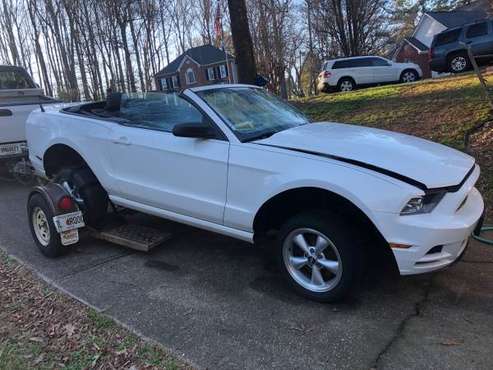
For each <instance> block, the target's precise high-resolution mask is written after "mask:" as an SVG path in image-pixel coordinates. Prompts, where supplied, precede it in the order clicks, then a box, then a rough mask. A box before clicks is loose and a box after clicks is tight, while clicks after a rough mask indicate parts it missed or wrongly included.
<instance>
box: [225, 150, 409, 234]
mask: <svg viewBox="0 0 493 370" xmlns="http://www.w3.org/2000/svg"><path fill="white" fill-rule="evenodd" d="M259 185H261V186H259ZM306 187H311V188H318V189H323V190H327V191H329V192H332V193H335V194H337V195H339V196H341V197H343V198H345V199H347V200H348V201H350V202H351V203H352V204H354V205H355V206H356V207H358V208H359V209H360V210H361V211H362V212H363V213H364V214H366V216H367V217H368V218H369V219H370V220H371V221H372V222H374V224H375V225H376V226H377V227H378V221H377V219H376V217H375V216H374V214H375V212H388V213H398V212H400V210H401V209H402V207H403V205H404V204H405V202H406V201H408V200H409V199H410V197H411V196H412V195H414V194H416V192H419V190H417V189H415V188H414V187H412V186H410V185H408V184H405V183H402V182H400V181H398V180H395V179H392V178H389V177H387V176H385V175H382V174H379V173H376V172H374V171H371V170H368V169H363V168H360V167H357V166H354V165H351V164H347V163H342V162H338V161H335V160H330V159H326V158H314V157H313V156H311V157H308V156H307V155H304V154H302V153H290V152H286V151H282V152H281V151H278V150H276V149H270V148H269V149H267V150H266V149H263V148H262V149H260V148H258V147H253V146H232V148H231V153H230V168H229V182H228V194H227V203H226V209H225V217H224V223H225V225H226V226H230V227H234V228H239V229H242V230H246V231H252V230H253V223H254V219H255V215H256V214H257V212H258V211H259V210H260V208H261V207H262V205H264V204H265V203H266V202H267V201H269V200H270V199H272V198H273V197H275V196H276V195H278V194H280V193H283V192H285V191H287V190H292V189H297V188H306Z"/></svg>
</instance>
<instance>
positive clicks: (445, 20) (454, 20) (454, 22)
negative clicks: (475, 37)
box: [426, 10, 488, 28]
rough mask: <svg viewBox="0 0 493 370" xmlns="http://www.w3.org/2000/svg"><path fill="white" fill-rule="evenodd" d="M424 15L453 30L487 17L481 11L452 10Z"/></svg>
mask: <svg viewBox="0 0 493 370" xmlns="http://www.w3.org/2000/svg"><path fill="white" fill-rule="evenodd" d="M426 14H428V15H429V16H430V17H432V18H433V19H435V20H437V21H438V22H440V23H441V24H443V25H444V26H445V27H447V28H454V27H458V26H462V25H464V24H467V23H473V22H476V21H478V20H480V19H484V18H487V16H488V15H487V14H486V12H485V11H483V10H452V11H439V12H427V13H426Z"/></svg>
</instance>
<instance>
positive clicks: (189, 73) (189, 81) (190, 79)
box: [185, 68, 196, 85]
mask: <svg viewBox="0 0 493 370" xmlns="http://www.w3.org/2000/svg"><path fill="white" fill-rule="evenodd" d="M185 77H186V80H187V85H191V84H194V83H195V82H196V80H195V72H194V71H193V69H192V68H188V69H187V73H185Z"/></svg>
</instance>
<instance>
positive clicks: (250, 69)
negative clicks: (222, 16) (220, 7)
mask: <svg viewBox="0 0 493 370" xmlns="http://www.w3.org/2000/svg"><path fill="white" fill-rule="evenodd" d="M228 8H229V16H230V19H231V33H232V36H233V45H234V49H235V53H236V63H237V65H238V80H239V81H238V82H240V83H246V84H254V83H255V80H256V78H257V68H256V65H255V57H254V54H253V44H252V37H251V35H250V27H249V25H248V17H247V12H246V5H245V0H228Z"/></svg>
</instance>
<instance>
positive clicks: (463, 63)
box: [448, 52, 471, 73]
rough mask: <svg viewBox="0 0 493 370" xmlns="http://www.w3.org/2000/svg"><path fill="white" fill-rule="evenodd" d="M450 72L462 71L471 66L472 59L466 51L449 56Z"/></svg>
mask: <svg viewBox="0 0 493 370" xmlns="http://www.w3.org/2000/svg"><path fill="white" fill-rule="evenodd" d="M448 67H449V72H452V73H461V72H465V71H467V70H468V69H470V68H471V61H470V60H469V57H468V56H467V54H466V53H465V52H461V53H456V54H453V55H451V56H450V57H449V58H448Z"/></svg>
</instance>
